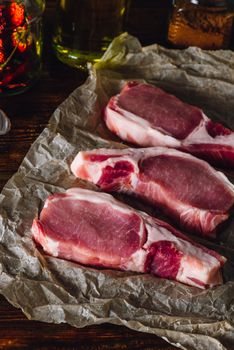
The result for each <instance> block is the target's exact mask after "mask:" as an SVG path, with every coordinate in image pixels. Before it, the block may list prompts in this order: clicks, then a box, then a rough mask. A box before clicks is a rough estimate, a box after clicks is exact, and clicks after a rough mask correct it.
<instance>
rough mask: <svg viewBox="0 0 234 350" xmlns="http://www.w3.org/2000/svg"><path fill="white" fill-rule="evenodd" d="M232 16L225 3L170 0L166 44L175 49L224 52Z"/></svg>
mask: <svg viewBox="0 0 234 350" xmlns="http://www.w3.org/2000/svg"><path fill="white" fill-rule="evenodd" d="M233 15H234V14H233V10H232V9H230V8H229V6H228V2H227V1H225V0H174V6H173V10H172V15H171V19H170V23H169V29H168V41H169V42H170V44H172V45H173V46H174V47H178V48H185V47H188V46H197V47H200V48H202V49H209V50H217V49H227V48H228V47H229V45H230V39H231V33H232V25H233Z"/></svg>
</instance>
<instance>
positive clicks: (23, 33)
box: [0, 0, 45, 96]
mask: <svg viewBox="0 0 234 350" xmlns="http://www.w3.org/2000/svg"><path fill="white" fill-rule="evenodd" d="M44 5H45V4H44V0H0V96H1V95H3V94H18V93H21V92H23V91H25V90H26V89H28V88H29V87H30V86H31V85H32V84H33V83H34V82H35V81H36V80H37V79H38V77H39V75H40V71H41V51H42V14H43V11H44Z"/></svg>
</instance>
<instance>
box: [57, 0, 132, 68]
mask: <svg viewBox="0 0 234 350" xmlns="http://www.w3.org/2000/svg"><path fill="white" fill-rule="evenodd" d="M127 2H128V0H59V1H58V6H57V9H56V19H55V28H54V35H53V47H54V51H55V54H56V56H57V58H58V59H59V60H60V61H62V62H63V63H65V64H68V65H70V66H73V67H77V68H81V69H85V68H86V64H87V62H92V63H93V62H97V61H98V60H99V59H100V57H101V56H102V55H103V53H104V52H105V50H106V49H107V47H108V45H109V44H110V42H111V41H112V39H113V38H114V37H115V36H117V35H119V34H120V33H121V32H122V31H123V24H124V16H125V10H126V4H127Z"/></svg>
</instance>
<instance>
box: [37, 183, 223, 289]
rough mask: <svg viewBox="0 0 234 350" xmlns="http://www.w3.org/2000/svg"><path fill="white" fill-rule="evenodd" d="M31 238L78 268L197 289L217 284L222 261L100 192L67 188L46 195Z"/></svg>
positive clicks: (153, 219)
mask: <svg viewBox="0 0 234 350" xmlns="http://www.w3.org/2000/svg"><path fill="white" fill-rule="evenodd" d="M32 234H33V237H34V239H35V241H36V242H37V243H39V244H40V245H41V246H42V247H43V249H44V251H45V252H47V253H48V254H50V255H52V256H55V257H60V258H64V259H67V260H71V261H75V262H79V263H82V264H86V265H94V266H102V267H111V268H115V269H121V270H130V271H137V272H142V273H144V272H149V273H152V274H154V275H156V276H159V277H165V278H169V279H173V280H176V281H180V282H183V283H186V284H189V285H192V286H197V287H200V288H206V287H211V286H214V285H217V284H220V283H222V276H221V273H220V268H221V266H222V265H223V264H224V262H225V258H224V257H222V256H221V255H219V254H218V253H216V252H214V251H211V250H209V249H207V248H204V247H202V246H201V245H199V244H198V243H194V242H192V241H191V240H189V239H188V238H186V237H185V236H184V235H183V234H182V233H181V232H179V231H177V230H175V229H174V228H173V227H172V226H170V225H169V224H167V223H165V222H163V221H160V220H158V219H155V218H152V217H150V216H149V215H147V214H145V213H143V212H137V211H136V210H134V209H132V208H130V207H128V206H127V205H125V204H123V203H121V202H119V201H117V200H116V199H114V198H113V197H112V196H110V195H108V194H105V193H99V192H93V191H88V190H84V189H80V188H73V189H70V190H67V191H66V193H64V194H55V195H51V196H50V197H49V198H48V199H47V200H46V202H45V205H44V208H43V209H42V211H41V213H40V217H39V218H38V219H35V220H34V222H33V226H32Z"/></svg>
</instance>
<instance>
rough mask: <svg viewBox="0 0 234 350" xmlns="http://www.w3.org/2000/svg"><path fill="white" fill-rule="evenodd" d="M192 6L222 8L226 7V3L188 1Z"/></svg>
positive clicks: (222, 0) (208, 0)
mask: <svg viewBox="0 0 234 350" xmlns="http://www.w3.org/2000/svg"><path fill="white" fill-rule="evenodd" d="M190 2H191V3H192V4H195V5H201V6H209V7H224V6H227V1H225V0H190Z"/></svg>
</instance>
